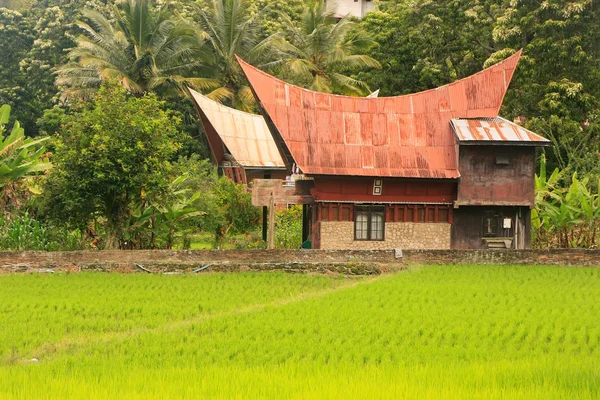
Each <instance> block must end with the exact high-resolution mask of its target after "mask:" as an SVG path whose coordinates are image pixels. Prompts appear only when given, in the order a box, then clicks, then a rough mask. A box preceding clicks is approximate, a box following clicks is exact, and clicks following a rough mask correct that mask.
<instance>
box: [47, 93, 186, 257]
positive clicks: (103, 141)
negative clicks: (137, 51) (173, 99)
mask: <svg viewBox="0 0 600 400" xmlns="http://www.w3.org/2000/svg"><path fill="white" fill-rule="evenodd" d="M178 123H179V121H178V120H177V119H176V118H174V117H173V116H172V115H171V113H169V112H167V111H165V110H163V108H162V104H161V103H160V102H159V101H158V100H157V99H156V97H155V96H153V95H145V96H143V97H140V98H135V97H131V96H128V95H127V93H126V91H125V90H124V89H123V88H121V87H119V86H105V87H103V88H101V90H100V91H99V92H98V94H97V95H96V96H95V97H94V98H93V102H92V103H91V104H90V106H84V108H83V110H82V111H81V112H80V113H78V114H77V115H76V116H74V117H72V118H69V119H68V120H67V121H66V122H65V126H64V129H63V130H62V135H61V138H60V139H59V140H58V141H57V144H56V151H55V155H54V163H55V165H56V168H55V169H54V170H53V172H52V173H51V174H50V176H49V177H48V180H47V182H46V184H45V193H44V195H45V198H46V207H47V208H48V213H49V214H51V215H52V216H54V218H55V219H58V220H64V219H65V216H68V217H67V218H68V219H67V221H68V222H69V223H71V224H72V225H73V226H76V227H79V228H81V229H85V227H87V226H88V225H89V223H90V222H92V221H93V220H94V219H96V218H103V219H105V220H106V224H105V229H106V244H105V247H107V248H116V247H117V246H118V240H119V238H121V237H123V228H124V225H125V224H126V222H127V221H128V220H129V218H130V216H131V206H132V204H140V203H142V202H143V201H146V199H148V200H150V201H152V200H154V199H158V198H161V197H163V196H165V195H166V194H167V191H168V184H169V182H168V174H169V171H170V168H171V165H170V163H169V160H170V158H171V157H173V155H174V154H175V151H176V150H177V149H178V147H179V146H180V144H179V143H180V142H179V140H178V139H179V138H178V134H179V133H178V131H177V125H178Z"/></svg>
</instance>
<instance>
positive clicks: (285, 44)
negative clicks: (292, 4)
mask: <svg viewBox="0 0 600 400" xmlns="http://www.w3.org/2000/svg"><path fill="white" fill-rule="evenodd" d="M355 27H356V23H355V22H354V21H353V20H352V19H351V18H350V17H349V16H345V17H344V18H342V19H341V20H339V21H338V20H336V19H335V18H334V13H333V12H331V11H327V9H326V6H325V1H324V0H318V1H313V2H310V3H309V4H308V5H307V7H306V9H305V11H304V14H303V16H302V20H301V21H300V23H299V24H298V26H296V24H294V23H293V22H292V21H291V20H290V19H288V20H287V24H286V30H287V32H286V34H285V35H280V36H278V37H277V38H274V39H273V42H274V43H275V45H276V47H277V48H278V50H279V52H280V54H281V56H282V58H283V60H284V61H283V65H282V72H281V76H282V77H284V78H285V79H287V80H291V81H292V82H294V83H295V84H298V85H300V86H302V87H305V88H309V89H312V90H316V91H319V92H325V93H339V94H348V95H364V94H368V92H369V87H368V85H367V84H366V83H365V82H363V81H360V80H358V79H354V78H352V77H351V76H349V75H348V73H351V72H356V71H358V70H361V69H366V68H380V67H381V65H380V64H379V62H378V61H377V60H375V59H374V58H372V57H370V56H368V55H365V54H362V53H363V52H365V51H367V50H368V48H369V47H372V46H374V45H376V42H375V41H374V40H373V39H372V38H371V37H370V36H369V35H367V34H366V33H365V32H364V31H362V30H353V28H355Z"/></svg>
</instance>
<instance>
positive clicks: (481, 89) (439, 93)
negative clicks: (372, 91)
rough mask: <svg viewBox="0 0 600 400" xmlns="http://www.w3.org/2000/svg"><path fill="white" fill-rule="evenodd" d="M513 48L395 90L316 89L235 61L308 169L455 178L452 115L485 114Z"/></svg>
mask: <svg viewBox="0 0 600 400" xmlns="http://www.w3.org/2000/svg"><path fill="white" fill-rule="evenodd" d="M520 56H521V51H519V52H517V53H515V54H514V55H512V56H510V57H508V58H507V59H505V60H504V61H501V62H499V63H498V64H495V65H493V66H491V67H489V68H487V69H485V70H483V71H481V72H478V73H476V74H475V75H471V76H469V77H467V78H464V79H461V80H458V81H456V82H453V83H450V84H448V85H445V86H442V87H439V88H437V89H431V90H427V91H424V92H419V93H415V94H410V95H404V96H397V97H380V98H357V97H349V96H339V95H332V94H325V93H318V92H314V91H310V90H306V89H302V88H300V87H298V86H294V85H291V84H289V83H286V82H284V81H282V80H279V79H277V78H275V77H273V76H271V75H269V74H267V73H265V72H263V71H261V70H259V69H257V68H255V67H253V66H252V65H250V64H248V63H246V62H244V61H243V60H241V59H240V58H239V57H238V61H239V63H240V65H241V67H242V69H243V71H244V73H245V74H246V77H247V78H248V81H249V82H250V85H251V87H252V90H253V91H254V94H255V96H256V98H257V99H258V100H259V101H260V104H261V107H262V111H263V113H264V115H265V117H268V118H267V120H269V119H270V120H271V121H272V122H273V125H271V126H270V127H271V128H273V127H274V128H275V129H276V130H277V133H278V134H277V135H275V134H274V136H275V137H276V138H277V136H279V135H281V138H282V139H283V141H284V142H285V145H286V146H287V148H288V149H289V152H290V153H291V155H292V157H293V159H294V161H295V162H296V164H297V165H298V166H299V167H300V169H301V170H302V172H304V173H305V174H308V175H355V176H373V177H387V176H393V177H408V178H442V179H443V178H446V179H447V178H458V177H459V176H460V174H459V172H458V165H457V151H456V146H457V142H456V138H455V136H454V134H453V132H452V129H451V127H450V120H451V119H453V118H481V117H487V118H493V117H497V116H498V112H499V110H500V106H501V105H502V100H503V99H504V95H505V93H506V90H507V88H508V85H509V83H510V80H511V78H512V76H513V73H514V70H515V68H516V66H517V63H518V61H519V58H520Z"/></svg>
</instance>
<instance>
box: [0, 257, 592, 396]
mask: <svg viewBox="0 0 600 400" xmlns="http://www.w3.org/2000/svg"><path fill="white" fill-rule="evenodd" d="M599 311H600V270H598V269H584V268H560V267H491V266H485V267H484V266H466V267H436V266H430V267H416V268H412V269H410V270H408V271H406V272H402V273H399V274H396V275H384V276H380V277H377V278H360V279H349V278H340V277H325V276H309V275H284V274H279V273H275V274H273V273H242V274H228V275H221V274H206V275H199V276H190V275H186V276H155V275H117V274H111V275H102V274H75V275H69V276H67V275H61V276H56V275H55V276H48V275H43V276H41V275H10V276H0V360H1V363H0V398H2V399H5V398H7V399H13V398H14V399H32V398H44V399H64V398H86V399H87V398H90V399H105V398H128V399H138V398H139V399H163V398H190V399H193V398H208V399H213V398H214V399H222V398H240V399H242V398H243V399H246V398H273V399H282V398H285V399H306V398H323V399H339V398H356V399H362V398H381V399H387V398H457V399H459V398H460V399H463V398H486V399H488V398H522V399H552V398H569V399H570V398H589V399H593V398H598V397H599V396H600V324H599V323H598V314H599ZM34 357H35V358H37V359H39V362H38V363H24V362H23V361H24V360H28V359H31V358H34Z"/></svg>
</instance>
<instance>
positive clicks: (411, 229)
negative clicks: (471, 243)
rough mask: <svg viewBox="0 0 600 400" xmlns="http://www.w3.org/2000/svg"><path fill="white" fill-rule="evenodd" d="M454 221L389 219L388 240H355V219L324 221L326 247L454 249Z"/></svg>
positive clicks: (386, 231)
mask: <svg viewBox="0 0 600 400" xmlns="http://www.w3.org/2000/svg"><path fill="white" fill-rule="evenodd" d="M451 226H452V225H451V224H446V223H437V224H436V223H414V222H386V224H385V240H382V241H377V240H373V241H371V240H354V222H351V221H350V222H349V221H328V222H321V249H323V250H344V249H352V250H385V249H440V250H441V249H450V234H451V233H450V232H451Z"/></svg>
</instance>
